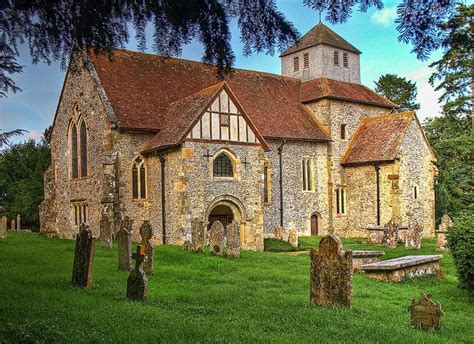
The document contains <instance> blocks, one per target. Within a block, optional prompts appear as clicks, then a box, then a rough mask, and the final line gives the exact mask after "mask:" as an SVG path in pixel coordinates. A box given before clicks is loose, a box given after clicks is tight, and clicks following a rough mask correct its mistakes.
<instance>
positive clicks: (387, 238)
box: [382, 219, 398, 248]
mask: <svg viewBox="0 0 474 344" xmlns="http://www.w3.org/2000/svg"><path fill="white" fill-rule="evenodd" d="M382 244H383V246H385V247H390V248H396V247H397V244H398V224H397V223H396V222H395V220H393V219H392V220H390V221H389V222H388V223H387V224H386V225H385V226H384V228H383V238H382Z"/></svg>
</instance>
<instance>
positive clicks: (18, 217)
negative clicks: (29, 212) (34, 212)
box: [16, 214, 21, 232]
mask: <svg viewBox="0 0 474 344" xmlns="http://www.w3.org/2000/svg"><path fill="white" fill-rule="evenodd" d="M16 230H17V231H18V232H19V231H20V230H21V217H20V214H18V215H17V216H16Z"/></svg>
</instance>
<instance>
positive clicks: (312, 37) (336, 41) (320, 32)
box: [280, 23, 361, 56]
mask: <svg viewBox="0 0 474 344" xmlns="http://www.w3.org/2000/svg"><path fill="white" fill-rule="evenodd" d="M318 44H326V45H330V46H333V47H336V48H340V49H344V50H347V51H352V52H354V53H357V54H360V53H361V52H360V50H359V49H357V48H356V47H354V46H353V45H352V44H350V43H349V42H347V41H346V40H345V39H344V38H342V37H341V36H339V35H338V34H337V33H335V32H334V31H332V30H331V29H330V28H328V27H327V26H326V25H324V24H323V23H319V24H318V25H316V26H314V27H313V28H312V29H311V30H309V31H308V32H307V33H306V34H305V35H304V36H303V37H301V38H300V39H299V40H298V42H296V43H295V44H293V45H292V46H291V47H289V48H288V49H287V50H286V51H285V52H283V54H281V55H280V56H285V55H289V54H292V53H295V52H297V51H300V50H303V49H306V48H310V47H314V46H316V45H318Z"/></svg>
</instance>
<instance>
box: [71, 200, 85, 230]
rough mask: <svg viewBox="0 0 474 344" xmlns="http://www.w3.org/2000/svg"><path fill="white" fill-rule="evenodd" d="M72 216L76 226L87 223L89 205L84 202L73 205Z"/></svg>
mask: <svg viewBox="0 0 474 344" xmlns="http://www.w3.org/2000/svg"><path fill="white" fill-rule="evenodd" d="M72 213H73V214H72V216H73V222H74V225H75V226H78V227H79V226H80V225H81V224H83V223H87V217H88V215H89V212H88V210H87V204H85V203H82V202H76V203H73V204H72Z"/></svg>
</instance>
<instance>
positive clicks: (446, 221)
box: [436, 214, 453, 252]
mask: <svg viewBox="0 0 474 344" xmlns="http://www.w3.org/2000/svg"><path fill="white" fill-rule="evenodd" d="M452 226H453V221H452V220H451V218H450V217H449V215H448V214H445V215H443V217H442V218H441V223H440V224H439V227H438V231H437V232H436V233H437V236H438V245H437V246H438V248H437V250H438V251H441V252H445V251H448V247H447V244H448V241H447V238H446V235H447V233H448V231H449V228H451V227H452Z"/></svg>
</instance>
